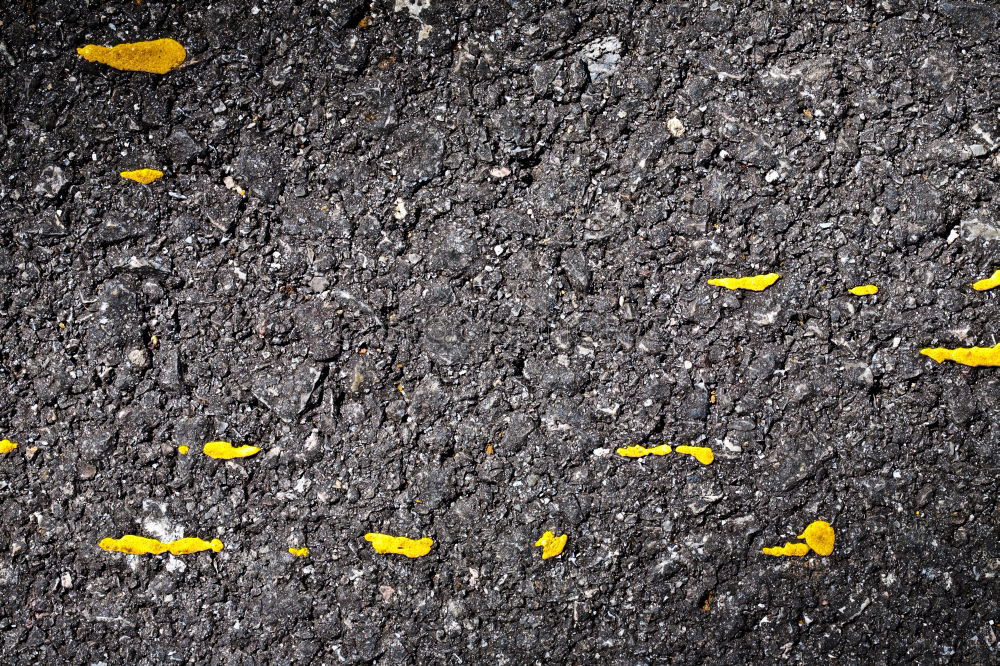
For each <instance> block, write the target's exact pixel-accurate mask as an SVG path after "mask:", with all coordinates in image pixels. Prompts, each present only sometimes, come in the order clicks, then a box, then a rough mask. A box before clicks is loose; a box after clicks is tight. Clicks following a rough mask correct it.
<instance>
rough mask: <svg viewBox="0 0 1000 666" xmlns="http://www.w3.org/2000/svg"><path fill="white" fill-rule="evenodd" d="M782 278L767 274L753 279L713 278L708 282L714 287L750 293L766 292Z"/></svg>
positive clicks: (774, 274) (755, 276) (775, 274)
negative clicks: (744, 290)
mask: <svg viewBox="0 0 1000 666" xmlns="http://www.w3.org/2000/svg"><path fill="white" fill-rule="evenodd" d="M780 277H781V276H780V275H778V274H777V273H767V274H766V275H754V276H753V277H742V278H713V279H711V280H709V281H708V283H709V284H710V285H712V286H713V287H725V288H726V289H749V290H750V291H764V290H765V289H767V288H768V287H770V286H771V285H772V284H774V283H775V282H777V281H778V278H780Z"/></svg>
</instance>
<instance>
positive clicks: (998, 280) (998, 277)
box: [972, 271, 1000, 291]
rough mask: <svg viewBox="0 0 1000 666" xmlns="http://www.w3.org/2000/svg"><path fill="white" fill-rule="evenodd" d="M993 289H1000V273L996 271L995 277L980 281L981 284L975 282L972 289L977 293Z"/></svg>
mask: <svg viewBox="0 0 1000 666" xmlns="http://www.w3.org/2000/svg"><path fill="white" fill-rule="evenodd" d="M993 287H1000V271H996V272H995V273H993V275H991V276H989V277H988V278H986V279H985V280H980V281H979V282H973V283H972V288H973V289H975V290H976V291H987V290H988V289H992V288H993Z"/></svg>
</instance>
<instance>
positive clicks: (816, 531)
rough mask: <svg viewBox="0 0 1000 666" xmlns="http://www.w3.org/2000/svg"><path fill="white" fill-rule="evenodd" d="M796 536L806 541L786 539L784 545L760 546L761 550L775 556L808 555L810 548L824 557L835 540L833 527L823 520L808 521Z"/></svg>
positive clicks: (831, 549)
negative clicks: (798, 541) (789, 540)
mask: <svg viewBox="0 0 1000 666" xmlns="http://www.w3.org/2000/svg"><path fill="white" fill-rule="evenodd" d="M798 538H799V539H805V540H806V542H805V543H789V542H787V541H786V542H785V545H784V546H775V547H773V548H762V549H761V552H762V553H764V554H765V555H773V556H775V557H779V556H782V555H784V556H789V557H802V556H803V555H808V554H809V551H810V550H812V551H813V552H815V553H816V554H817V555H821V556H824V557H825V556H827V555H829V554H831V553H832V552H833V545H834V541H835V540H836V538H835V535H834V531H833V527H832V526H831V525H830V523H828V522H826V521H824V520H817V521H814V522H812V523H809V526H808V527H806V529H805V531H804V532H802V534H800V535H799V536H798Z"/></svg>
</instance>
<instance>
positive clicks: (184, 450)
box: [177, 446, 191, 456]
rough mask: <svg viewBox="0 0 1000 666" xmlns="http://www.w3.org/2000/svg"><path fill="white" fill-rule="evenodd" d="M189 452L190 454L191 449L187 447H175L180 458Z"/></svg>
mask: <svg viewBox="0 0 1000 666" xmlns="http://www.w3.org/2000/svg"><path fill="white" fill-rule="evenodd" d="M190 452H191V447H189V446H178V447H177V453H179V454H181V455H182V456H186V455H187V454H188V453H190Z"/></svg>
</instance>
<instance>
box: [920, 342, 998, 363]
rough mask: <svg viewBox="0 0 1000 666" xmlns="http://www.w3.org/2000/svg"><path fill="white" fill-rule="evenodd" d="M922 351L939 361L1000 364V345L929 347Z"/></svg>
mask: <svg viewBox="0 0 1000 666" xmlns="http://www.w3.org/2000/svg"><path fill="white" fill-rule="evenodd" d="M920 353H921V354H923V355H924V356H930V357H931V358H932V359H934V360H935V361H937V362H938V363H944V362H945V361H954V362H955V363H960V364H962V365H970V366H973V367H977V366H990V367H996V366H1000V345H997V346H996V347H959V348H958V349H944V348H941V347H934V348H931V347H928V348H927V349H921V350H920Z"/></svg>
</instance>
